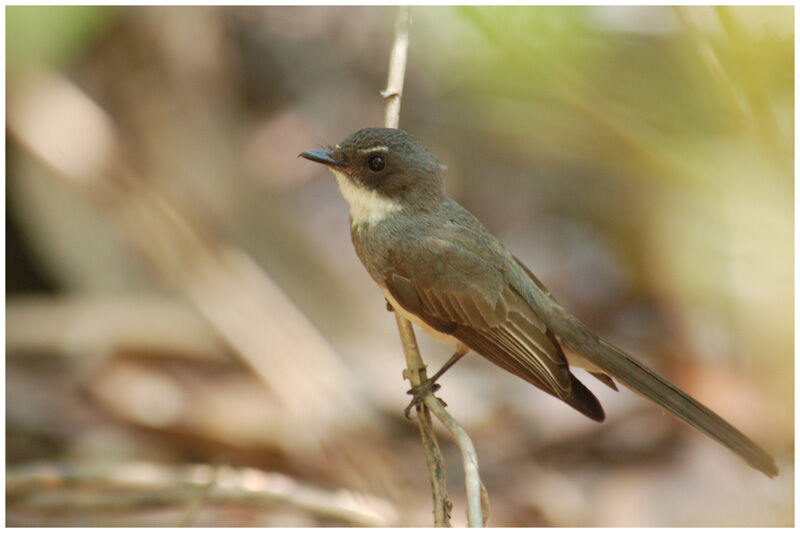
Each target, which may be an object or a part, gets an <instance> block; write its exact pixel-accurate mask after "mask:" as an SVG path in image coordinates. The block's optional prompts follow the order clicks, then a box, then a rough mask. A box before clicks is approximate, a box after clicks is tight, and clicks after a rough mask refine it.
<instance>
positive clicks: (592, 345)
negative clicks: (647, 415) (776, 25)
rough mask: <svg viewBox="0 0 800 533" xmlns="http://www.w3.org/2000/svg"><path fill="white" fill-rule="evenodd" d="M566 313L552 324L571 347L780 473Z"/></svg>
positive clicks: (767, 470) (756, 464) (733, 432)
mask: <svg viewBox="0 0 800 533" xmlns="http://www.w3.org/2000/svg"><path fill="white" fill-rule="evenodd" d="M564 315H565V316H562V317H560V318H561V320H558V319H557V320H554V322H555V323H554V324H552V326H553V329H554V330H555V331H556V333H558V334H559V336H560V337H561V339H562V341H563V342H564V343H565V344H566V345H567V346H569V347H570V348H571V349H573V350H575V351H577V352H579V353H581V354H583V355H584V357H586V358H587V359H588V360H589V361H590V362H591V363H592V364H594V365H595V366H597V367H598V368H600V369H601V370H603V372H605V373H607V374H609V375H610V376H612V377H614V378H615V379H617V380H618V381H620V382H621V383H622V384H623V385H625V386H627V387H628V388H630V389H631V390H633V391H634V392H637V393H639V394H641V395H643V396H645V397H646V398H649V399H650V400H653V401H654V402H656V403H657V404H659V405H660V406H662V407H664V408H665V409H667V410H668V411H670V412H671V413H673V414H674V415H675V416H677V417H678V418H680V419H681V420H683V421H685V422H687V423H689V424H690V425H692V426H694V427H695V428H697V429H699V430H700V431H702V432H703V433H705V434H706V435H708V436H709V437H711V438H712V439H714V440H716V441H717V442H719V443H720V444H722V445H723V446H725V447H726V448H728V449H729V450H731V451H732V452H734V453H735V454H737V455H739V456H740V457H741V458H742V459H744V460H745V461H747V463H748V464H750V466H752V467H753V468H756V469H758V470H760V471H762V472H763V473H764V474H766V475H767V476H769V477H774V476H776V475H778V467H777V466H776V465H775V459H773V458H772V457H771V456H770V455H769V454H768V453H767V452H765V451H764V450H762V449H761V447H759V446H758V445H757V444H756V443H755V442H753V441H752V440H750V439H749V438H747V437H746V436H745V435H744V434H742V432H741V431H739V430H738V429H736V428H735V427H733V426H732V425H730V424H729V423H728V422H726V421H725V420H723V419H722V417H720V416H719V415H717V414H716V413H714V412H713V411H711V409H709V408H708V407H706V406H705V405H703V404H701V403H700V402H698V401H697V400H695V399H694V398H692V397H691V396H689V395H688V394H686V393H685V392H683V391H682V390H681V389H679V388H678V387H677V386H675V385H674V384H672V383H670V381H669V380H667V379H665V378H663V377H661V376H659V375H658V374H657V373H656V372H654V371H653V370H650V369H649V368H647V367H646V366H645V365H643V364H642V363H640V362H639V361H637V360H636V359H634V358H633V357H631V356H629V355H628V354H626V353H625V352H623V351H622V350H620V349H618V348H616V347H614V346H612V345H611V344H609V343H607V342H605V341H604V340H603V339H600V338H598V337H597V336H596V335H594V333H592V332H591V330H589V328H588V327H586V326H585V325H584V324H582V323H581V322H580V321H578V320H577V319H576V318H575V317H573V316H571V315H570V316H566V315H568V313H566V312H565V313H564ZM566 322H569V323H568V324H567V323H566ZM558 323H560V324H558ZM558 325H561V326H566V328H565V327H558ZM564 333H566V335H565V334H564Z"/></svg>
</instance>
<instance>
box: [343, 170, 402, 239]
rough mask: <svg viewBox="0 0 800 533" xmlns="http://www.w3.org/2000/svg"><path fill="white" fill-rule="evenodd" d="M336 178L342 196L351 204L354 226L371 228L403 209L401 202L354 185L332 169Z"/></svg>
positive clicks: (351, 216)
mask: <svg viewBox="0 0 800 533" xmlns="http://www.w3.org/2000/svg"><path fill="white" fill-rule="evenodd" d="M331 172H333V175H334V176H336V182H337V183H338V184H339V190H340V191H341V192H342V196H344V199H345V200H347V203H348V204H350V219H351V224H352V225H353V226H360V225H361V224H367V225H368V226H371V225H372V224H376V223H378V222H380V221H381V220H383V219H384V218H386V217H387V216H389V215H391V214H392V213H397V212H399V211H401V210H402V209H403V207H402V206H401V205H400V203H399V202H396V201H394V200H391V199H389V198H386V197H385V196H381V195H380V194H379V193H378V192H376V191H370V190H367V189H363V188H361V187H358V186H356V185H354V184H353V183H352V182H351V181H350V179H349V178H348V177H347V176H345V175H344V174H343V173H341V172H339V171H337V170H333V169H331Z"/></svg>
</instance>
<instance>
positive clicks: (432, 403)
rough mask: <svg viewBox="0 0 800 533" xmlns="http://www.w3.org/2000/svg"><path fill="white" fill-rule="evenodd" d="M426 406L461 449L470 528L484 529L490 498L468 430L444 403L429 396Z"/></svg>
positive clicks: (426, 398) (426, 399) (487, 517)
mask: <svg viewBox="0 0 800 533" xmlns="http://www.w3.org/2000/svg"><path fill="white" fill-rule="evenodd" d="M424 402H425V405H426V406H427V407H428V409H430V410H431V411H432V412H433V414H435V415H436V418H438V419H439V420H441V421H442V424H444V425H445V427H447V429H448V431H450V434H451V435H453V438H454V439H455V440H456V443H457V444H458V447H459V448H460V449H461V459H462V462H463V463H464V484H465V486H466V487H465V488H466V491H467V520H468V522H469V526H470V527H483V526H484V525H485V523H486V521H487V520H488V519H489V496H488V494H487V493H486V488H485V487H484V486H483V482H482V481H481V477H480V474H479V473H478V454H477V453H476V452H475V446H474V445H473V444H472V440H471V439H470V438H469V435H468V434H467V432H466V430H464V428H463V427H461V424H459V423H458V422H456V419H455V418H453V417H452V415H451V414H450V413H448V412H447V409H445V408H444V404H443V403H442V401H441V400H440V399H439V398H437V397H436V396H434V395H433V394H429V395H427V396H426V397H425V400H424Z"/></svg>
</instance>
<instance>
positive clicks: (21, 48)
mask: <svg viewBox="0 0 800 533" xmlns="http://www.w3.org/2000/svg"><path fill="white" fill-rule="evenodd" d="M115 13H116V9H114V8H110V7H102V6H7V7H6V61H7V62H8V68H11V69H17V68H20V67H24V66H30V65H31V64H36V63H51V64H54V65H63V64H65V63H68V62H70V61H71V60H75V59H76V58H77V57H78V55H79V54H81V53H83V52H85V50H86V48H87V47H88V46H90V45H91V44H92V42H93V41H94V39H95V38H96V37H97V35H98V34H99V33H100V32H102V31H103V30H104V29H105V28H107V26H108V24H109V21H110V19H111V17H113V16H114V14H115Z"/></svg>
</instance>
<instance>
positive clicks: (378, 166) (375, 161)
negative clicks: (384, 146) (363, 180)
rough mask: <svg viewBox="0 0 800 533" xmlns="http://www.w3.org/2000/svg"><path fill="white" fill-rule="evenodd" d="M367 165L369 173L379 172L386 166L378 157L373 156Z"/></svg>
mask: <svg viewBox="0 0 800 533" xmlns="http://www.w3.org/2000/svg"><path fill="white" fill-rule="evenodd" d="M368 165H369V169H370V170H371V171H373V172H380V171H381V170H383V169H384V167H385V166H386V161H384V159H383V158H382V157H381V156H379V155H373V156H372V157H370V158H369V163H368Z"/></svg>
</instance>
